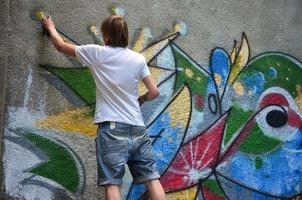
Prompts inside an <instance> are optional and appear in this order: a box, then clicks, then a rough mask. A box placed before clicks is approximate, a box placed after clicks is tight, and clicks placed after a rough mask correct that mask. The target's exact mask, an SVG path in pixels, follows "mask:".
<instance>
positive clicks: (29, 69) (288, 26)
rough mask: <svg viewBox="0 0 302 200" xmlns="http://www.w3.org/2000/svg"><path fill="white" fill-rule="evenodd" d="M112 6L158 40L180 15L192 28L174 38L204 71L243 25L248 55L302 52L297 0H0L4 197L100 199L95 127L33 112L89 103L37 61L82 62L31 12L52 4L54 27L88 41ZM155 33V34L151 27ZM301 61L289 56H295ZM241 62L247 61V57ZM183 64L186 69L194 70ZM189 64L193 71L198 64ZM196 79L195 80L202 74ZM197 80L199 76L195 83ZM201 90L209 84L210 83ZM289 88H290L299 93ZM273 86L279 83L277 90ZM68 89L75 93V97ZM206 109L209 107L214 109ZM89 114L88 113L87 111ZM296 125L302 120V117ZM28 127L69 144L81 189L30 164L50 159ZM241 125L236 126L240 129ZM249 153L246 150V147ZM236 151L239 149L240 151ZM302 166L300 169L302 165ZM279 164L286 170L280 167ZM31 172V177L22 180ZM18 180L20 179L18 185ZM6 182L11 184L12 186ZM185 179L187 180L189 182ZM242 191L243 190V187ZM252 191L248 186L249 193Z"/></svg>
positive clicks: (301, 20)
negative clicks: (60, 48)
mask: <svg viewBox="0 0 302 200" xmlns="http://www.w3.org/2000/svg"><path fill="white" fill-rule="evenodd" d="M112 6H117V7H118V8H121V9H124V11H125V12H126V14H125V18H126V20H127V23H128V27H129V33H130V38H134V35H135V33H137V30H138V29H139V28H145V27H150V29H151V32H152V36H153V39H161V38H163V36H165V34H167V33H169V32H171V31H172V30H173V29H174V24H175V22H177V21H181V22H184V23H185V25H186V27H187V34H186V35H184V36H180V37H178V38H177V39H176V40H175V41H173V42H175V44H176V45H178V46H179V47H181V50H182V51H184V52H186V54H188V55H189V56H190V59H193V60H195V61H196V62H197V63H199V64H200V65H201V66H203V67H204V68H205V70H208V71H210V70H209V68H208V66H209V62H210V54H211V50H212V49H214V48H215V47H222V48H223V49H225V50H226V51H227V53H230V52H231V51H232V48H233V45H234V39H236V40H237V41H238V44H240V41H241V35H242V32H245V34H246V36H247V39H248V43H249V47H248V49H249V50H250V51H249V52H250V57H249V59H250V58H252V57H255V56H257V55H259V54H260V53H263V52H267V51H276V52H284V53H286V54H288V55H291V56H293V57H294V58H296V59H298V60H302V46H301V42H300V41H301V37H302V17H301V10H302V1H301V0H257V1H255V0H245V1H240V0H210V1H209V0H188V1H179V0H161V1H148V0H141V1H138V0H127V1H126V0H121V1H100V0H98V1H97V0H65V1H60V0H51V1H49V0H47V1H35V0H23V1H17V0H4V1H1V3H0V16H1V18H0V24H1V28H2V30H1V33H0V41H1V46H0V69H1V73H0V106H1V107H0V122H1V123H0V124H1V129H0V136H1V139H0V140H1V142H0V152H1V153H0V156H1V157H3V159H1V162H0V163H1V166H2V167H1V170H0V178H1V180H3V181H2V182H3V184H1V189H2V190H1V196H0V199H2V198H4V197H3V195H4V193H6V195H7V196H8V197H9V198H11V199H18V198H20V199H22V198H25V199H34V198H38V199H39V198H42V197H41V196H39V191H41V193H43V195H44V196H43V197H44V199H50V198H52V197H57V199H66V198H69V199H89V200H93V199H103V198H104V194H103V189H102V188H99V187H97V186H96V178H97V177H96V165H95V149H94V136H95V135H93V134H92V135H87V134H84V133H83V132H85V131H83V132H81V131H79V130H78V129H76V130H75V129H74V130H71V129H64V128H63V130H60V128H58V127H57V126H55V125H53V127H49V126H44V127H43V126H42V127H41V126H38V125H37V121H39V120H42V119H45V118H46V117H48V116H54V115H56V114H60V113H64V112H66V111H69V110H72V109H74V108H84V107H85V106H84V105H85V104H84V103H83V102H82V101H81V100H80V98H78V97H70V96H71V95H74V96H76V95H75V94H74V93H73V94H70V95H68V94H66V93H67V92H66V93H65V92H62V91H61V90H59V89H58V87H59V86H57V85H54V84H50V79H47V78H46V77H47V76H50V75H51V74H50V73H49V71H47V70H45V69H44V68H42V67H41V65H43V66H46V65H47V66H52V67H65V68H74V67H77V66H76V64H73V63H72V62H71V61H70V60H69V59H68V58H67V57H66V56H64V55H62V54H60V53H58V52H57V51H56V50H55V48H54V47H53V46H52V44H51V43H50V40H49V38H47V37H45V36H44V37H43V36H42V31H41V25H40V24H39V23H38V22H37V21H35V20H33V18H32V15H33V10H34V9H36V8H42V9H43V10H45V11H48V13H50V14H51V15H52V17H53V19H54V21H55V23H56V25H57V28H59V29H60V30H61V31H63V32H64V33H66V34H67V35H68V36H70V37H72V38H73V39H75V40H76V41H77V42H78V43H80V44H89V43H94V41H93V38H92V37H91V34H90V33H89V31H88V27H89V26H90V25H92V24H96V25H97V26H100V24H101V20H102V19H104V18H105V17H106V16H108V15H110V12H111V11H110V8H111V7H112ZM147 35H148V34H147ZM150 35H151V34H149V35H148V36H150ZM133 40H134V39H133ZM132 44H133V41H132ZM297 62H298V61H297ZM297 62H296V61H293V63H297ZM192 63H193V62H192ZM245 64H247V62H246V63H245ZM298 66H300V67H301V65H300V64H298ZM269 67H271V66H269ZM295 70H296V69H295ZM185 72H186V74H187V75H188V76H190V70H189V71H185ZM193 72H194V73H195V71H194V70H193ZM274 72H275V71H273V73H274ZM278 73H279V72H278ZM298 73H300V72H297V74H298ZM206 76H207V75H206ZM248 76H249V75H248ZM52 78H54V79H52V80H53V82H56V83H57V82H59V81H58V80H59V79H58V78H57V79H55V78H56V77H52ZM239 78H240V77H239ZM287 78H288V77H287ZM289 78H290V77H289ZM300 78H301V77H300ZM242 79H243V78H242ZM301 79H302V78H301ZM238 80H239V79H238ZM240 80H241V79H240ZM266 80H267V79H266ZM297 81H298V82H297ZM297 81H296V82H295V83H292V84H288V85H290V86H292V85H294V86H293V87H289V89H287V88H285V89H284V91H286V95H285V96H286V97H288V96H290V95H292V97H290V99H292V101H291V100H288V101H289V102H294V104H295V106H294V107H295V109H294V110H296V111H297V113H298V116H300V117H301V108H300V110H299V106H301V103H300V104H299V101H298V100H297V99H299V98H300V97H299V91H298V90H297V91H295V89H293V88H295V87H296V86H297V85H300V86H301V85H302V80H297ZM195 83H196V85H198V84H197V82H195ZM192 84H193V85H194V83H192ZM273 86H275V87H281V86H277V85H274V84H272V85H271V87H273ZM62 87H63V86H62ZM65 87H66V86H65ZM284 87H285V86H284ZM284 87H283V88H284ZM192 88H193V87H192ZM205 88H207V87H205ZM230 88H231V86H230ZM240 88H241V86H240ZM237 89H238V87H237V88H235V89H234V91H233V90H232V91H228V92H227V93H226V94H227V95H229V94H239V93H240V92H238V90H237ZM262 89H263V88H262ZM204 90H205V91H206V90H207V89H204ZM292 90H294V92H293V91H292ZM64 91H65V90H64ZM208 91H209V90H208ZM268 91H270V90H268ZM273 91H275V89H274V90H273ZM280 91H281V92H280ZM193 92H194V89H193ZM232 92H233V93H232ZM278 92H280V93H282V94H284V92H283V90H278ZM287 93H288V94H290V95H288V94H287ZM262 94H263V95H264V94H266V93H265V92H264V91H261V93H259V99H260V97H261V98H262V97H263V96H260V95H262ZM198 95H200V96H201V98H203V97H205V98H204V99H206V100H208V97H207V96H202V95H204V94H200V93H197V94H195V93H194V98H195V97H196V96H198ZM205 95H206V94H205ZM66 96H69V98H66ZM239 96H240V95H239ZM70 98H72V101H71V100H70ZM206 100H204V102H205V103H204V104H202V105H207V103H206ZM232 100H234V99H232ZM196 101H197V100H196ZM234 101H237V100H234ZM244 101H245V100H238V102H239V103H238V104H239V105H242V108H243V109H241V110H240V111H243V110H244V111H246V110H245V109H246V108H247V107H249V108H251V107H254V108H255V107H256V105H257V103H255V102H258V99H253V102H252V103H251V104H249V105H247V104H248V103H246V102H244ZM251 101H252V100H251ZM75 102H76V103H75ZM194 102H195V100H194ZM231 102H232V101H231V98H228V102H227V103H225V104H224V105H225V106H224V107H223V108H221V113H220V116H217V115H218V114H213V115H210V117H209V121H208V122H205V124H206V125H204V124H202V125H200V126H199V125H196V123H197V122H198V120H196V123H195V121H194V120H193V118H194V117H193V118H192V119H191V121H194V123H193V122H192V123H191V124H190V127H191V128H192V130H193V128H194V126H195V125H196V127H198V128H200V129H201V132H203V131H206V130H208V127H210V124H212V123H214V122H216V121H217V119H218V117H223V116H222V114H223V113H222V111H227V108H228V107H230V104H231ZM222 104H223V103H222ZM180 105H181V104H180ZM156 106H157V105H156ZM159 107H160V106H159ZM162 107H163V106H162ZM162 107H160V108H162ZM192 107H193V106H192ZM195 107H196V106H195ZM200 109H201V110H203V111H207V112H211V111H210V109H209V108H200ZM193 110H194V109H193ZM199 111H200V110H199ZM199 111H195V110H194V111H192V112H190V114H192V113H193V116H204V114H200V113H198V112H199ZM146 112H147V111H146ZM245 114H246V113H245ZM171 115H172V114H171ZM255 115H256V114H255ZM249 117H250V115H249ZM74 118H76V117H74V116H73V119H74ZM219 119H220V118H219ZM255 119H256V117H255ZM84 120H86V118H85V119H84ZM84 120H83V121H84ZM257 120H258V118H257ZM246 123H248V122H246ZM297 123H301V122H297ZM188 124H189V122H188ZM242 124H244V123H242ZM242 124H241V125H242ZM291 125H292V124H291ZM235 126H237V125H235ZM238 126H239V125H238ZM242 126H243V125H242ZM297 126H298V127H299V125H297ZM66 127H67V126H65V128H66ZM196 127H195V128H196ZM301 127H302V125H301ZM261 128H263V127H261ZM196 129H197V128H196ZM189 130H191V129H189ZM261 130H262V129H261ZM292 130H296V129H294V128H292V127H291V129H290V131H292ZM43 131H44V132H43ZM290 131H289V132H290ZM29 132H31V133H35V134H37V135H38V136H43V137H45V138H47V139H48V140H49V141H55V142H54V143H55V144H60V145H61V146H63V147H64V148H65V149H67V152H69V154H70V155H71V157H72V158H74V160H75V163H76V164H75V165H76V166H77V169H78V173H79V174H80V175H82V177H81V178H80V181H79V184H78V187H77V189H76V191H72V189H66V187H69V186H65V187H64V186H62V183H61V182H60V181H59V180H57V179H55V178H53V179H51V178H49V177H43V176H38V175H33V174H32V173H29V169H32V168H34V167H35V166H37V165H38V164H41V163H44V162H46V161H45V159H44V160H43V159H42V158H44V157H43V150H41V149H40V150H39V149H38V148H36V149H35V148H33V149H29V148H28V147H29V146H30V145H32V144H30V142H27V141H25V140H26V139H25V137H26V136H25V135H26V134H27V133H29ZM238 132H240V131H239V129H238ZM264 132H265V131H264ZM188 135H189V134H188ZM196 135H197V132H196V133H193V131H192V134H191V135H189V136H190V137H192V138H193V137H195V136H196ZM38 136H37V137H38ZM293 137H294V136H293ZM4 138H5V139H4ZM279 139H280V138H279ZM282 139H283V138H282ZM221 140H222V139H221ZM24 141H25V142H24ZM280 141H281V139H280ZM282 141H283V140H282ZM61 142H62V143H61ZM63 143H64V144H63ZM280 144H281V143H280ZM179 145H180V144H179ZM4 146H5V147H6V148H14V150H15V151H13V150H10V149H4V153H3V154H2V150H3V147H4ZM226 146H227V145H226ZM276 146H277V145H276ZM30 147H32V146H30ZM276 148H277V147H276ZM241 150H242V149H241ZM234 151H235V150H234ZM236 151H237V150H236ZM242 151H243V150H242ZM271 151H273V147H272V149H270V150H267V152H271ZM41 152H42V153H41ZM238 152H239V150H238ZM243 152H244V153H247V152H246V151H243ZM265 152H266V151H265ZM267 152H266V153H267ZM21 153H23V154H22V155H24V156H28V157H29V158H31V159H32V160H29V161H20V160H14V158H13V156H16V155H21ZM44 153H45V152H44ZM233 153H234V152H233ZM262 153H263V152H262ZM67 154H68V153H67ZM238 154H240V152H239V153H238ZM3 155H4V156H3ZM247 155H252V159H254V160H257V158H259V157H261V156H263V155H262V154H261V155H260V154H259V155H258V154H257V155H256V154H253V153H251V154H249V153H247ZM240 158H241V157H240ZM241 159H243V158H241ZM261 159H263V161H262V160H261V162H266V161H267V160H265V159H266V158H262V157H261ZM2 161H3V163H2ZM257 161H258V160H257ZM167 162H168V161H167ZM169 162H170V161H169ZM234 162H235V161H234ZM255 162H256V161H255ZM259 162H260V161H259ZM259 162H258V163H259ZM267 162H268V161H267ZM230 163H233V161H232V162H231V161H230ZM14 166H16V171H18V170H20V171H19V172H20V174H19V175H20V176H19V177H18V174H14V170H15V169H14ZM169 166H170V165H169ZM209 168H211V167H209ZM220 169H221V173H222V174H223V173H226V174H227V173H228V170H229V168H227V167H225V168H223V167H221V168H220ZM297 170H298V171H299V170H300V168H299V169H297ZM3 172H6V173H7V174H11V175H14V176H15V177H8V175H5V173H4V174H3ZM282 173H283V172H282ZM282 173H281V172H280V174H282ZM83 174H84V175H83ZM16 177H17V178H16ZM212 178H213V177H212ZM29 180H30V181H32V182H30V181H29ZM163 180H165V179H163ZM26 181H29V182H27V183H26ZM220 181H221V182H224V183H228V181H226V180H224V179H223V178H221V179H220ZM236 181H237V182H240V181H242V182H243V183H245V182H244V181H243V180H237V179H236ZM126 182H127V181H126ZM128 182H129V181H128ZM130 182H131V181H130ZM31 183H32V184H31ZM33 183H34V184H33ZM14 184H16V185H17V186H14ZM196 184H197V183H196ZM4 186H6V189H5V187H4ZM254 186H255V188H256V189H258V186H259V185H257V184H256V183H255V185H253V187H254ZM7 187H8V188H7ZM167 187H168V186H167ZM222 187H223V188H224V187H225V186H224V185H223V184H222ZM292 187H294V186H292ZM45 188H46V189H45ZM70 188H72V186H70ZM125 188H126V186H125ZM183 188H185V186H184V187H183ZM183 188H182V189H183ZM234 188H235V187H234ZM296 188H298V189H297V190H295V191H294V190H293V191H291V192H289V193H288V194H289V196H290V197H292V196H296V195H297V194H299V192H302V190H301V191H300V189H301V188H302V186H301V184H300V185H299V186H297V187H296ZM128 189H129V186H128ZM169 189H171V188H169ZM172 189H173V188H172ZM125 191H126V189H124V190H123V192H124V195H125V194H126V193H127V191H126V192H125ZM234 191H235V190H232V189H225V192H226V193H227V194H230V193H233V192H234ZM265 192H266V193H267V194H276V195H277V196H278V195H279V196H282V195H285V193H282V191H281V190H280V191H273V193H270V191H269V190H266V191H265ZM188 193H189V192H188ZM191 193H192V191H191V190H190V194H191ZM247 193H248V192H246V193H245V192H242V194H245V195H247ZM242 194H241V193H240V194H239V193H238V196H240V195H242ZM60 195H61V196H60ZM177 195H180V194H177ZM248 195H251V194H250V193H248ZM193 196H194V195H193ZM238 196H236V195H229V197H232V198H237V197H238ZM285 196H286V195H285ZM190 197H192V196H190ZM194 197H195V196H194ZM282 197H283V196H282ZM133 198H135V197H133ZM173 198H174V197H173ZM232 198H231V199H232ZM171 199H172V196H171ZM189 199H190V198H189Z"/></svg>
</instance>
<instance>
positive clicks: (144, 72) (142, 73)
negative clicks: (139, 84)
mask: <svg viewBox="0 0 302 200" xmlns="http://www.w3.org/2000/svg"><path fill="white" fill-rule="evenodd" d="M150 74H151V73H150V70H149V67H148V65H147V63H146V61H145V58H143V62H142V68H141V71H140V80H143V79H144V78H145V77H147V76H149V75H150Z"/></svg>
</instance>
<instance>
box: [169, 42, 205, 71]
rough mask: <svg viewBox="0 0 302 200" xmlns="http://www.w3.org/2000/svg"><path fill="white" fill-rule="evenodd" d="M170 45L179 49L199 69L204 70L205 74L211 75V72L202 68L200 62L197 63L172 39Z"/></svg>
mask: <svg viewBox="0 0 302 200" xmlns="http://www.w3.org/2000/svg"><path fill="white" fill-rule="evenodd" d="M171 45H172V47H173V46H175V47H176V48H177V49H179V51H180V52H181V53H183V54H184V55H185V56H187V57H188V58H189V59H190V60H191V61H192V62H193V63H194V64H195V65H196V66H197V67H198V68H199V69H201V70H202V71H204V73H206V74H207V75H209V76H211V73H210V72H209V71H208V70H206V69H205V68H203V67H202V66H201V65H200V64H198V63H197V62H196V61H195V60H194V59H193V58H192V57H191V56H189V55H188V54H187V53H186V52H185V51H184V50H183V49H182V48H180V47H179V46H178V45H177V44H176V43H174V42H173V41H171Z"/></svg>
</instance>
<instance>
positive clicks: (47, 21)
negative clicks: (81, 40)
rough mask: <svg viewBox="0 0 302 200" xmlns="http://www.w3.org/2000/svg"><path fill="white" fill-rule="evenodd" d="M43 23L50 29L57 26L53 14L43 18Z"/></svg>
mask: <svg viewBox="0 0 302 200" xmlns="http://www.w3.org/2000/svg"><path fill="white" fill-rule="evenodd" d="M42 24H43V26H44V28H46V29H47V30H49V31H51V30H52V29H55V28H56V26H55V23H54V22H53V20H52V18H51V16H48V17H47V18H46V19H43V20H42Z"/></svg>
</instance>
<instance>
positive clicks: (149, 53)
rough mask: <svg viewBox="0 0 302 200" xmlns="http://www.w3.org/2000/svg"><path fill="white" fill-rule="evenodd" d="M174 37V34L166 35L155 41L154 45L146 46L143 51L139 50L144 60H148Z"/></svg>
mask: <svg viewBox="0 0 302 200" xmlns="http://www.w3.org/2000/svg"><path fill="white" fill-rule="evenodd" d="M175 37H176V35H170V36H168V37H166V39H164V40H162V41H160V42H157V43H155V44H154V45H152V46H150V47H148V48H146V49H145V50H144V51H143V52H141V53H142V54H143V56H144V57H145V59H146V61H147V62H149V61H150V60H151V59H152V58H153V57H154V56H155V55H156V54H157V53H158V52H159V51H160V50H161V49H163V48H164V47H165V46H166V45H167V44H168V43H169V40H172V39H173V38H175Z"/></svg>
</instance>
